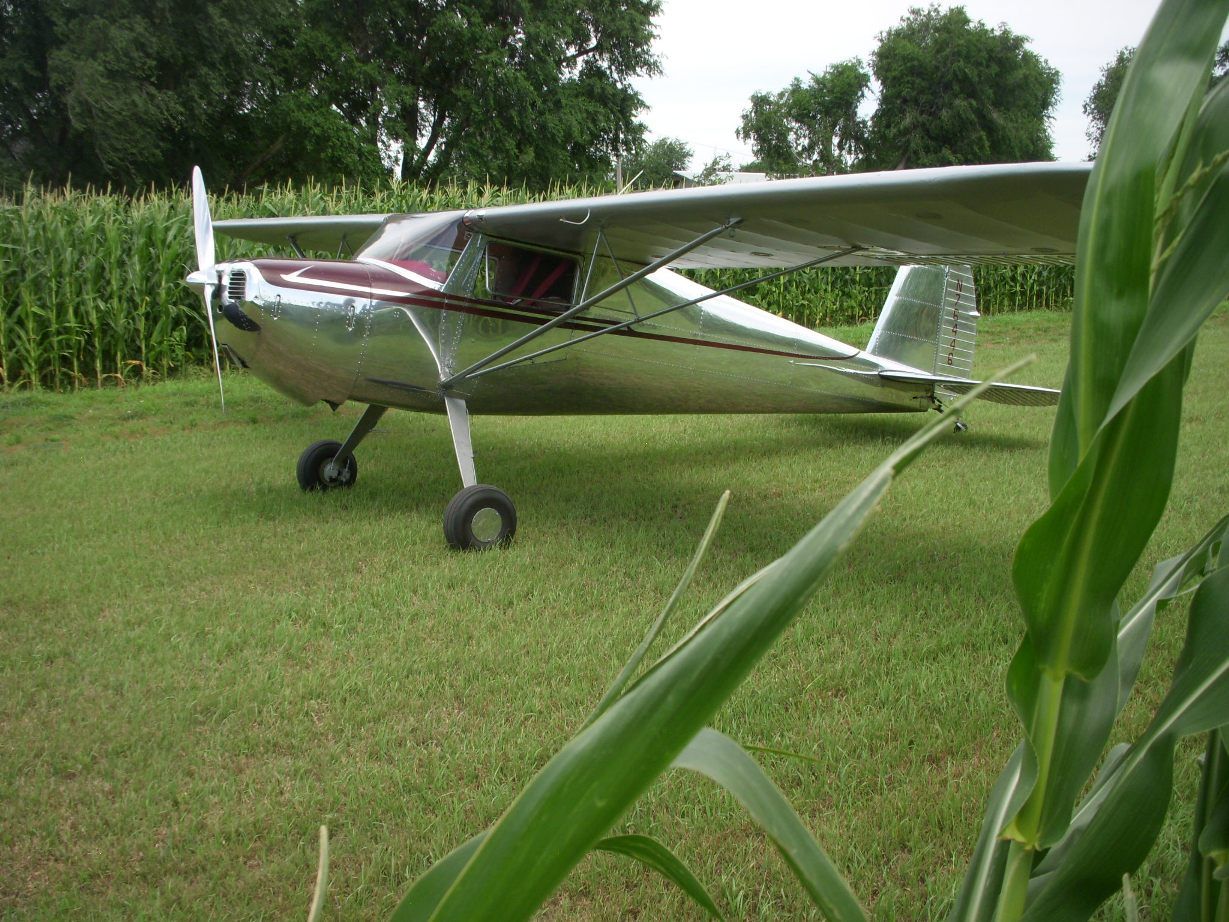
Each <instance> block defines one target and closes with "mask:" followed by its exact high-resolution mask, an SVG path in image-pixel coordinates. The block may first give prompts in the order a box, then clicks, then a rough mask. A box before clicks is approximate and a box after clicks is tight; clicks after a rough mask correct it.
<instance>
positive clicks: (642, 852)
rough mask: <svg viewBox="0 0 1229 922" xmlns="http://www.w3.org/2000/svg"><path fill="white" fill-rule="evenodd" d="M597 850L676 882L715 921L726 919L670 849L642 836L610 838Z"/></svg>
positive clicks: (595, 849) (594, 847) (598, 844)
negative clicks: (651, 870)
mask: <svg viewBox="0 0 1229 922" xmlns="http://www.w3.org/2000/svg"><path fill="white" fill-rule="evenodd" d="M593 849H594V851H602V852H613V853H614V854H616V855H626V856H627V857H628V858H634V859H635V860H636V861H639V862H640V863H641V864H643V865H644V866H645V867H649V868H652V869H653V870H655V871H657V872H658V873H659V874H661V875H662V876H663V877H665V878H666V879H667V880H670V881H672V882H673V883H674V884H675V885H676V886H677V887H678V888H679V889H680V890H682V891H683V892H684V893H686V894H687V895H688V896H690V897H691V898H692V899H693V900H695V902H696V904H697V905H699V906H700V907H701V908H703V909H704V911H705V912H707V913H708V914H709V915H710V916H712V917H713V918H714V919H721V918H724V916H722V915H721V910H719V909H718V908H717V904H716V903H714V902H713V898H712V897H711V896H709V895H708V891H707V890H705V889H704V885H703V884H702V883H700V881H698V880H697V879H696V876H695V875H694V874H692V873H691V871H690V870H688V868H687V865H685V864H683V862H681V861H679V859H678V858H677V857H676V856H675V855H674V853H673V852H671V851H670V849H668V848H666V846H664V845H662V844H661V843H660V842H658V841H657V840H656V839H654V838H652V837H650V836H640V835H625V836H607V837H606V838H604V839H602V840H601V841H600V842H598V843H597V845H595V846H593Z"/></svg>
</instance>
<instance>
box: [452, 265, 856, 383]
mask: <svg viewBox="0 0 1229 922" xmlns="http://www.w3.org/2000/svg"><path fill="white" fill-rule="evenodd" d="M864 249H866V248H865V247H861V246H851V247H846V248H845V249H843V250H840V251H839V252H836V253H829V254H827V255H826V256H817V257H816V258H815V259H809V260H807V261H806V262H804V263H799V264H798V265H796V266H787V267H786V268H784V269H780V270H778V271H777V272H772V273H769V274H768V275H761V276H758V277H756V278H753V279H751V280H750V281H747V282H740V283H738V284H737V285H731V286H730V287H728V288H722V289H721V290H720V291H710V292H708V293H707V294H703V295H700V296H699V297H698V298H691V299H690V300H688V301H683V302H682V303H681V304H671V305H670V306H669V307H663V308H662V309H661V310H658V311H653V313H651V314H645V315H644V316H643V317H635V318H633V319H631V320H625V321H623V322H622V323H616V324H615V325H614V326H609V327H604V328H603V329H600V330H594V331H592V332H591V333H585V334H584V335H583V336H577V337H575V338H574V339H569V340H568V341H567V342H562V343H555V345H553V346H547V347H546V348H545V349H539V350H538V351H537V352H531V353H529V354H528V355H518V356H517V357H516V358H514V359H509V360H508V361H506V362H500V363H499V364H498V365H488V366H487V367H485V368H482V369H480V370H478V371H475V372H473V373H472V374H470V375H469V380H473V379H474V378H481V377H482V376H483V375H489V374H491V373H492V372H496V371H503V370H504V369H505V368H512V367H514V366H516V365H521V364H523V363H525V362H529V361H532V360H533V359H538V358H541V357H542V356H544V355H549V354H550V353H552V352H558V351H559V350H560V349H570V348H572V347H573V346H579V345H580V344H581V343H583V342H588V341H589V340H591V339H595V338H597V337H598V336H606V335H608V334H610V333H618V332H619V331H620V330H627V329H630V328H631V327H634V326H637V325H638V324H641V323H645V322H646V321H649V320H653V319H654V318H656V317H660V316H662V315H663V314H670V313H673V312H674V311H681V310H682V309H683V308H685V307H691V306H692V305H695V304H701V303H703V302H705V301H709V300H711V299H713V298H717V297H720V296H721V295H728V294H733V293H734V292H736V291H742V290H743V289H744V288H750V287H751V286H753V285H760V284H762V283H764V282H770V281H772V280H773V279H776V278H780V277H781V276H783V275H789V274H791V273H794V272H801V271H802V270H803V269H811V268H813V267H815V266H818V265H822V264H823V263H826V262H832V260H834V259H840V258H841V257H842V256H850V255H852V254H854V253H858V252H861V251H862V250H864Z"/></svg>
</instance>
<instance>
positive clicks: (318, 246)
mask: <svg viewBox="0 0 1229 922" xmlns="http://www.w3.org/2000/svg"><path fill="white" fill-rule="evenodd" d="M389 217H390V215H387V214H355V215H324V216H317V217H312V216H310V215H308V216H304V217H301V218H229V219H227V220H225V221H214V222H213V228H214V230H216V231H218V232H219V233H223V234H225V235H226V236H228V237H237V238H239V239H240V240H253V241H255V242H256V243H267V244H271V245H273V246H277V245H278V244H286V243H289V244H291V245H292V246H294V247H296V248H297V249H300V250H324V251H326V252H338V251H341V250H346V249H349V250H357V249H358V248H359V247H360V246H361V245H362V244H363V242H364V241H365V240H366V239H367V238H368V237H370V236H371V235H372V234H373V233H375V231H376V229H377V228H378V227H379V226H380V225H381V224H383V223H384V221H385V219H387V218H389Z"/></svg>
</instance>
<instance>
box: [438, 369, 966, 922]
mask: <svg viewBox="0 0 1229 922" xmlns="http://www.w3.org/2000/svg"><path fill="white" fill-rule="evenodd" d="M976 395H977V391H976V390H975V391H973V392H971V393H970V394H969V395H968V397H967V398H966V400H967V399H972V398H974V397H976ZM966 400H962V401H958V402H957V403H956V404H954V405H953V407H952V409H953V410H954V411H958V410H959V409H960V408H961V407H962V406H963V404H964V403H965V402H966ZM948 422H949V419H948V418H947V417H945V416H939V415H936V416H935V418H934V419H932V420H931V421H930V422H929V423H928V424H927V425H926V426H924V427H922V429H921V430H919V431H918V433H916V434H915V435H914V436H913V437H912V438H910V439H909V440H908V441H907V442H906V443H905V444H904V445H902V446H901V447H900V448H899V449H897V450H896V451H895V452H893V453H892V455H891V456H890V457H889V458H888V459H887V460H886V461H885V462H884V463H883V464H881V465H880V466H879V467H878V468H877V469H876V470H875V471H874V472H873V473H872V474H871V475H870V476H869V477H867V478H866V480H864V481H863V482H862V483H861V484H860V485H859V486H857V487H855V488H854V490H853V491H852V492H851V493H850V494H849V495H847V496H846V497H845V498H844V499H843V500H842V501H841V502H840V503H839V504H838V505H837V506H836V508H834V509H833V510H832V511H831V512H830V513H829V514H828V515H827V516H826V517H825V518H824V520H823V521H822V522H820V523H819V525H817V526H816V527H815V528H814V529H813V530H812V531H811V532H810V533H809V534H807V535H806V536H805V537H803V539H802V540H801V541H800V542H799V543H798V544H797V545H795V547H794V548H793V549H792V550H791V551H789V552H788V553H787V554H786V555H785V557H783V558H782V559H781V561H780V562H779V564H778V565H775V566H771V567H768V568H766V569H765V570H764V571H762V573H761V575H760V577H759V578H758V579H757V580H756V581H755V582H754V583H753V584H752V585H750V586H749V588H747V589H746V590H745V591H744V592H743V593H742V594H741V595H739V596H738V597H737V598H735V599H734V600H733V601H732V602H730V603H729V604H728V607H726V608H725V609H724V611H723V612H722V614H721V615H720V617H716V618H711V619H707V620H706V622H705V624H704V627H703V628H702V629H701V630H699V631H698V632H696V633H695V634H693V635H692V636H691V637H690V638H689V639H688V640H687V642H686V643H685V644H684V645H683V646H681V647H679V648H676V649H675V651H674V652H673V653H672V654H671V655H670V656H669V658H668V659H666V660H664V661H661V662H659V663H658V664H657V665H656V666H655V667H653V668H652V669H650V670H649V671H648V672H646V673H645V674H644V675H643V676H642V677H641V678H640V679H639V680H638V681H637V682H636V683H635V685H633V686H632V687H631V688H629V689H628V690H627V691H625V692H624V693H623V695H622V696H621V697H620V698H618V700H616V701H615V702H614V703H613V704H611V705H610V707H609V708H608V709H607V710H606V711H605V712H603V713H602V715H601V716H600V717H598V718H597V719H596V720H595V721H594V722H593V723H592V724H590V725H589V726H588V727H586V728H584V729H582V730H581V731H580V732H579V733H577V734H576V735H575V736H574V737H572V739H571V740H569V741H568V742H567V743H566V744H565V745H564V746H563V748H562V749H561V750H560V751H559V752H558V753H556V755H555V756H554V757H553V758H552V759H551V760H550V761H549V762H548V763H547V764H546V765H545V766H544V767H543V768H542V770H541V771H540V772H539V773H538V774H537V775H536V776H535V777H534V778H533V779H531V780H530V782H529V784H528V785H527V786H526V787H525V788H524V790H522V791H521V793H520V795H519V796H518V797H517V798H516V800H515V801H514V802H513V803H512V805H511V806H510V807H509V808H508V810H507V812H505V813H504V815H503V816H502V817H501V818H500V820H499V821H498V822H497V823H496V824H495V825H494V826H493V827H492V828H491V830H490V831H489V833H488V835H487V837H486V839H485V840H483V842H482V843H481V845H480V846H479V847H478V848H477V850H476V851H475V852H474V853H473V856H472V857H471V858H470V859H469V861H468V863H466V865H465V867H464V868H463V869H462V871H461V873H460V875H459V876H458V877H457V879H456V880H455V881H454V882H453V884H452V886H451V887H450V888H449V889H448V890H447V892H446V893H445V894H444V896H443V898H442V900H441V901H440V902H439V904H438V906H436V908H435V911H434V913H433V914H432V916H431V918H433V919H437V920H465V922H473V920H481V919H500V920H506V919H523V918H527V917H528V916H529V915H530V914H532V913H533V912H534V910H535V909H536V908H537V907H538V906H539V905H540V904H541V903H542V902H543V901H544V900H545V899H546V898H547V897H548V896H549V895H550V893H552V892H553V891H554V889H555V888H556V887H557V886H558V885H559V883H560V882H561V881H562V880H563V878H564V877H565V876H566V875H567V873H568V871H569V870H570V869H571V868H572V867H573V866H574V865H575V864H576V862H577V861H579V860H580V858H581V857H582V856H583V855H584V854H585V853H586V852H587V851H588V850H589V849H590V848H592V847H593V846H594V845H595V844H596V843H597V841H598V840H599V839H600V838H601V836H602V835H603V834H604V833H605V832H606V830H607V829H609V828H610V826H611V825H612V824H613V823H614V821H615V820H616V819H617V818H618V817H619V816H620V815H622V813H623V812H624V811H625V810H626V809H627V808H628V807H630V806H631V804H632V803H633V802H634V801H635V800H636V798H637V797H639V796H640V795H641V794H642V793H643V792H644V791H645V790H646V789H647V788H648V787H649V785H650V784H652V782H653V780H654V779H655V778H656V777H657V776H658V775H659V774H660V773H661V772H662V771H664V770H665V769H666V767H667V766H668V765H669V764H670V762H671V760H672V759H673V758H674V757H675V756H676V755H677V754H678V753H679V752H680V751H681V750H682V749H683V747H684V746H686V744H687V743H688V742H689V741H690V740H691V738H692V737H694V736H695V735H696V733H698V732H699V731H700V730H701V729H702V728H703V726H704V724H705V723H706V722H707V721H708V719H709V718H710V717H711V716H712V714H713V713H714V712H715V711H716V710H717V708H718V707H719V706H720V705H721V703H722V702H723V701H725V699H726V698H727V697H729V695H730V694H731V693H732V692H733V690H734V689H735V688H736V687H737V686H738V684H739V683H740V682H741V681H742V680H743V678H744V677H745V676H746V675H747V673H748V672H750V670H751V668H752V667H753V666H754V665H755V663H756V662H757V661H758V660H759V658H760V657H761V656H762V655H763V654H764V653H765V652H766V651H767V650H768V649H769V647H771V646H772V644H773V643H774V642H775V641H776V638H777V637H778V636H779V635H780V633H781V632H782V631H783V630H784V629H785V628H786V627H787V626H788V625H789V624H790V623H791V622H792V621H793V619H794V618H795V617H796V616H797V615H798V613H799V612H800V611H801V610H802V607H803V606H804V605H805V604H806V602H807V601H808V599H809V598H810V597H811V595H812V594H813V593H814V592H815V590H816V588H817V587H818V585H819V583H820V581H821V580H822V579H823V578H824V577H825V576H826V575H827V573H828V572H829V571H830V570H831V568H832V567H833V565H834V564H835V563H836V561H837V560H838V559H839V558H840V556H841V554H842V553H843V552H844V550H845V549H846V548H847V547H848V546H849V544H850V543H851V542H852V541H853V539H854V537H855V536H856V535H857V533H858V532H859V531H860V529H861V528H862V526H863V525H864V523H865V522H866V519H867V517H868V516H869V515H870V513H871V512H872V511H873V510H874V508H875V507H876V505H877V504H878V502H879V500H880V499H881V498H882V496H883V494H884V493H885V492H886V490H887V489H888V487H889V486H890V485H891V483H892V480H893V478H895V476H896V475H897V474H898V473H900V472H901V471H903V470H904V469H905V468H907V467H908V465H909V464H910V463H911V462H912V461H913V460H914V459H915V458H916V457H917V456H918V454H920V453H921V451H922V450H923V448H925V446H926V445H927V444H928V443H929V442H930V441H932V440H933V439H934V438H936V437H937V436H938V435H939V434H940V432H941V431H943V430H945V429H946V428H947V425H948ZM415 889H417V888H415Z"/></svg>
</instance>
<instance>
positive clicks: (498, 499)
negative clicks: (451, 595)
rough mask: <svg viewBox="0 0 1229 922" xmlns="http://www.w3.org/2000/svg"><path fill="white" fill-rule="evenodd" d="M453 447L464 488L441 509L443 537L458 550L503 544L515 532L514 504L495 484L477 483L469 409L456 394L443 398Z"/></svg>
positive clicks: (485, 547)
mask: <svg viewBox="0 0 1229 922" xmlns="http://www.w3.org/2000/svg"><path fill="white" fill-rule="evenodd" d="M444 406H445V407H446V408H447V410H448V426H449V428H450V429H451V430H452V447H453V449H454V450H455V451H456V453H457V466H458V467H459V468H460V469H461V482H462V483H463V484H464V485H465V488H464V489H463V490H462V491H461V492H460V493H458V494H457V495H456V496H454V497H453V498H452V502H450V503H449V504H448V508H447V509H445V510H444V538H445V539H446V540H447V541H448V546H449V547H452V548H456V549H457V550H459V551H481V550H487V549H489V548H493V547H502V546H504V545H506V544H507V543H508V542H510V541H511V540H512V536H513V535H514V534H516V507H515V506H513V505H512V500H511V499H510V498H509V497H508V494H507V493H505V492H504V491H503V490H501V489H499V488H498V487H492V486H490V485H489V484H484V483H478V474H477V472H476V470H475V468H474V447H473V442H472V441H471V440H470V435H469V410H468V409H467V408H466V406H465V401H464V400H461V399H460V398H458V397H445V398H444Z"/></svg>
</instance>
